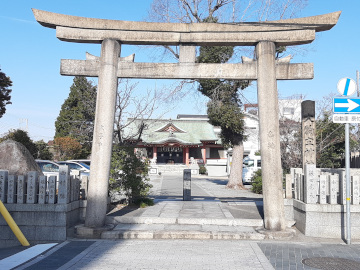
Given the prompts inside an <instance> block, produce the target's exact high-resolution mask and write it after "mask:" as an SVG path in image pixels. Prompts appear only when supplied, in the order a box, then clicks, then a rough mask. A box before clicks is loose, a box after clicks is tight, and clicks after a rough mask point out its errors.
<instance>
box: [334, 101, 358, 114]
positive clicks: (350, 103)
mask: <svg viewBox="0 0 360 270" xmlns="http://www.w3.org/2000/svg"><path fill="white" fill-rule="evenodd" d="M347 102H348V103H335V107H336V108H348V110H347V111H348V112H350V111H352V110H354V109H356V108H357V107H359V106H360V105H359V104H357V103H356V102H354V101H352V100H351V99H348V100H347Z"/></svg>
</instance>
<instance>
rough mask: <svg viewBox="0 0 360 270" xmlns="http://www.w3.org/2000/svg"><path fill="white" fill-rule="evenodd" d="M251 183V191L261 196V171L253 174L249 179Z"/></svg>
mask: <svg viewBox="0 0 360 270" xmlns="http://www.w3.org/2000/svg"><path fill="white" fill-rule="evenodd" d="M251 182H252V191H253V192H255V193H257V194H262V178H261V170H258V171H256V172H255V173H254V175H253V177H252V178H251Z"/></svg>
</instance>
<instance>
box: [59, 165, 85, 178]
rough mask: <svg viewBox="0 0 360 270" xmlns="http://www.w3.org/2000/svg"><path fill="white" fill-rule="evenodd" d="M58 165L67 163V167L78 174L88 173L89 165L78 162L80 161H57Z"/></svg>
mask: <svg viewBox="0 0 360 270" xmlns="http://www.w3.org/2000/svg"><path fill="white" fill-rule="evenodd" d="M57 163H58V164H59V165H68V166H69V169H70V170H71V171H72V172H74V171H78V172H79V173H78V174H79V175H80V176H82V175H85V176H89V175H90V167H89V166H88V165H86V164H84V163H80V162H75V161H58V162H57Z"/></svg>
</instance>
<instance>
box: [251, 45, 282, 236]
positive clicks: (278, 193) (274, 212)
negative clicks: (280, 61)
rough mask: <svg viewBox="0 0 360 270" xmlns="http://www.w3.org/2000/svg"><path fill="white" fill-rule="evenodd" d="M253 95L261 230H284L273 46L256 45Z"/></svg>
mask: <svg viewBox="0 0 360 270" xmlns="http://www.w3.org/2000/svg"><path fill="white" fill-rule="evenodd" d="M256 58H257V75H258V79H257V88H258V89H257V92H258V104H259V119H260V127H261V132H260V145H261V159H262V165H261V166H262V167H261V169H262V185H263V200H264V226H265V229H268V230H276V231H282V230H285V228H286V224H285V217H284V201H283V186H282V169H281V154H280V131H279V104H278V91H277V82H276V69H275V43H274V42H269V41H263V42H259V43H258V44H257V45H256Z"/></svg>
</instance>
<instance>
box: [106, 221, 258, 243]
mask: <svg viewBox="0 0 360 270" xmlns="http://www.w3.org/2000/svg"><path fill="white" fill-rule="evenodd" d="M264 238H265V235H264V234H261V233H258V232H257V231H256V230H255V229H254V228H253V227H245V226H219V225H180V224H130V223H129V224H118V225H116V226H115V227H114V228H113V229H112V230H110V231H104V232H102V234H101V239H218V240H225V239H234V240H235V239H237V240H240V239H244V240H245V239H248V240H262V239H264Z"/></svg>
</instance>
